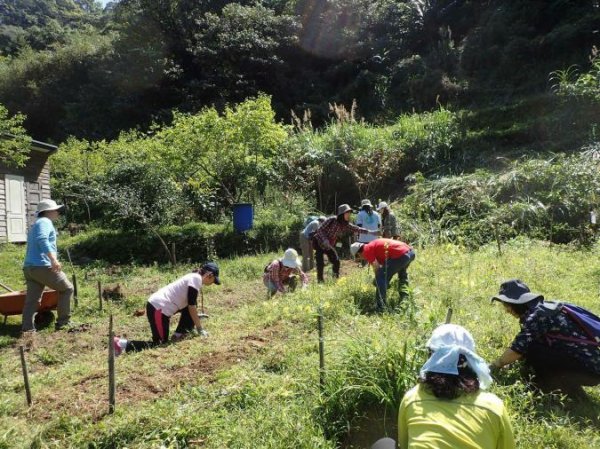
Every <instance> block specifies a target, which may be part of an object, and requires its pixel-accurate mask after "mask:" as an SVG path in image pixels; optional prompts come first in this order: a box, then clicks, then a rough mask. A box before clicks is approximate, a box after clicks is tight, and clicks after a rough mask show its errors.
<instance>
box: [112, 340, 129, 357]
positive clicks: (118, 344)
mask: <svg viewBox="0 0 600 449" xmlns="http://www.w3.org/2000/svg"><path fill="white" fill-rule="evenodd" d="M113 347H114V348H115V357H118V356H120V355H121V354H122V353H124V352H125V348H126V347H127V340H125V339H124V338H119V337H114V338H113Z"/></svg>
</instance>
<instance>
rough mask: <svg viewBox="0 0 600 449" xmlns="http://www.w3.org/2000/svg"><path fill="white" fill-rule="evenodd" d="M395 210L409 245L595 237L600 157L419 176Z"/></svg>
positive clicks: (599, 200)
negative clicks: (524, 237) (593, 215)
mask: <svg viewBox="0 0 600 449" xmlns="http://www.w3.org/2000/svg"><path fill="white" fill-rule="evenodd" d="M410 190H411V193H410V194H409V195H407V196H406V198H405V199H404V201H403V203H402V204H401V206H400V210H399V211H397V212H398V213H399V215H400V217H401V222H402V225H401V227H402V228H403V231H402V233H403V235H404V236H405V237H406V238H408V239H409V240H411V241H419V242H421V243H422V244H423V243H430V242H432V241H448V240H450V241H455V242H461V243H462V244H465V245H469V246H479V245H481V244H482V243H485V242H489V241H491V240H495V241H496V242H497V243H498V244H500V242H501V241H504V240H506V239H509V238H512V237H516V236H518V235H530V236H532V237H535V238H539V239H546V240H549V241H553V242H558V243H566V242H570V241H579V242H580V243H584V244H585V243H588V242H590V241H593V239H594V229H593V228H592V226H591V224H590V211H593V210H598V209H599V208H600V158H598V152H597V151H594V150H589V151H587V152H584V153H582V154H580V155H575V156H571V157H565V156H564V155H563V156H561V155H556V156H555V157H553V158H551V159H549V160H540V159H531V160H519V161H515V162H511V163H509V164H508V166H507V167H506V169H504V170H502V171H500V172H498V173H490V172H489V171H486V170H479V171H477V172H475V173H473V174H469V175H463V176H453V177H445V178H440V179H434V180H425V179H424V178H423V177H422V176H417V177H416V178H415V183H414V184H413V185H412V186H411V188H410Z"/></svg>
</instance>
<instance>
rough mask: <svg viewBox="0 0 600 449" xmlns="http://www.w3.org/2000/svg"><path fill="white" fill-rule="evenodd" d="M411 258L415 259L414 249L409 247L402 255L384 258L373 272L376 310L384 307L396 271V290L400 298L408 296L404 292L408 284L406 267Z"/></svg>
mask: <svg viewBox="0 0 600 449" xmlns="http://www.w3.org/2000/svg"><path fill="white" fill-rule="evenodd" d="M413 260H415V251H414V250H412V249H411V250H410V251H409V252H407V253H406V254H405V255H403V256H402V257H399V258H397V259H388V260H386V261H385V264H383V265H381V267H379V269H378V270H377V273H375V286H376V287H377V291H376V292H375V297H376V299H377V310H380V311H381V310H383V309H385V307H386V299H387V289H388V286H389V285H390V281H391V280H392V277H394V275H395V274H396V273H398V291H399V293H400V299H405V298H406V297H407V296H408V293H407V292H406V287H407V286H408V273H407V272H406V269H407V268H408V266H409V265H410V264H411V262H412V261H413Z"/></svg>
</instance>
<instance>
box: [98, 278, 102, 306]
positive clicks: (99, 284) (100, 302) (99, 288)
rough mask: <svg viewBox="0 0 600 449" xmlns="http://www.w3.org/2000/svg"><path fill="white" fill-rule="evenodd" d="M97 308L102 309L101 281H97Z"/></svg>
mask: <svg viewBox="0 0 600 449" xmlns="http://www.w3.org/2000/svg"><path fill="white" fill-rule="evenodd" d="M98 310H100V311H102V282H101V281H98Z"/></svg>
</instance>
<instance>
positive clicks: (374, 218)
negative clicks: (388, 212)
mask: <svg viewBox="0 0 600 449" xmlns="http://www.w3.org/2000/svg"><path fill="white" fill-rule="evenodd" d="M356 225H357V226H360V227H361V228H365V229H368V230H369V231H377V230H378V229H379V228H380V227H381V216H380V215H379V213H377V212H375V211H373V213H372V214H371V215H369V214H368V213H366V212H365V211H364V210H361V211H360V212H359V213H358V214H357V215H356ZM376 238H377V236H376V235H370V234H360V235H359V236H358V241H359V242H360V243H369V242H372V241H373V240H375V239H376Z"/></svg>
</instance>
